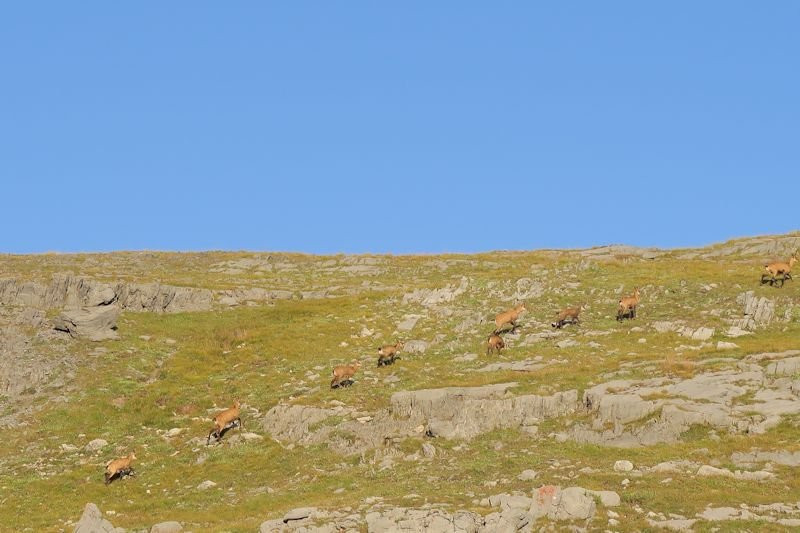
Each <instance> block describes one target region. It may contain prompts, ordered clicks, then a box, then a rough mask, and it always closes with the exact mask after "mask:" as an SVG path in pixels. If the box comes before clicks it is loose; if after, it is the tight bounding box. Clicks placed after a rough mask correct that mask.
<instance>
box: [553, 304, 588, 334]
mask: <svg viewBox="0 0 800 533" xmlns="http://www.w3.org/2000/svg"><path fill="white" fill-rule="evenodd" d="M584 307H586V306H585V305H580V306H578V307H567V308H566V309H562V310H561V311H559V312H557V313H556V321H555V322H553V323H552V324H550V325H551V326H553V327H554V328H556V329H561V328H563V327H564V326H565V325H566V324H578V323H579V322H580V314H581V311H583V308H584Z"/></svg>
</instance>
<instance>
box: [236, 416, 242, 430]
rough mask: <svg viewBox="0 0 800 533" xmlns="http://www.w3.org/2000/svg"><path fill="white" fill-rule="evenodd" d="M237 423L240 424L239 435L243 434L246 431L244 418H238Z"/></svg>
mask: <svg viewBox="0 0 800 533" xmlns="http://www.w3.org/2000/svg"><path fill="white" fill-rule="evenodd" d="M236 421H237V422H239V433H241V432H242V430H243V429H244V423H243V422H242V417H236Z"/></svg>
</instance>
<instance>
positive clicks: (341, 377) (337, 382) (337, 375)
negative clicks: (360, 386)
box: [331, 361, 361, 389]
mask: <svg viewBox="0 0 800 533" xmlns="http://www.w3.org/2000/svg"><path fill="white" fill-rule="evenodd" d="M359 368H361V361H355V362H353V363H352V364H349V365H338V366H336V367H334V369H333V379H331V388H332V389H335V388H336V387H340V386H341V387H347V386H350V385H352V384H353V375H354V374H355V373H356V372H357V371H358V369H359Z"/></svg>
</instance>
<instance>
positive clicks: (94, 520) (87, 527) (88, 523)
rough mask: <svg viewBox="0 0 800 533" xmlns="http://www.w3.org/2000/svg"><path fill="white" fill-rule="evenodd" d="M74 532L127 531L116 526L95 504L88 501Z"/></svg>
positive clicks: (102, 532) (121, 532)
mask: <svg viewBox="0 0 800 533" xmlns="http://www.w3.org/2000/svg"><path fill="white" fill-rule="evenodd" d="M73 532H74V533H125V530H124V529H123V528H121V527H114V526H113V525H112V524H111V522H109V521H108V520H106V519H104V518H103V513H101V512H100V509H98V507H97V506H96V505H95V504H93V503H87V504H86V507H85V508H84V509H83V514H82V515H81V519H80V520H78V523H77V524H75V529H74V530H73Z"/></svg>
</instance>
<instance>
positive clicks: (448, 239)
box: [0, 1, 800, 253]
mask: <svg viewBox="0 0 800 533" xmlns="http://www.w3.org/2000/svg"><path fill="white" fill-rule="evenodd" d="M799 20H800V3H797V2H792V1H783V2H770V3H769V4H758V3H753V2H744V1H704V2H689V1H683V2H659V3H655V2H589V1H585V2H548V3H545V2H523V1H519V2H511V1H509V2H492V3H486V2H455V1H451V2H446V1H442V2H403V3H397V2H393V3H390V2H366V1H350V2H321V1H318V2H282V3H279V2H237V3H220V2H198V1H191V2H189V1H183V2H181V1H173V2H154V1H151V2H128V3H123V2H99V1H97V2H89V1H87V2H77V3H76V2H36V1H31V2H8V3H5V4H4V5H3V6H2V7H1V8H0V65H2V70H3V76H2V83H0V182H1V183H2V193H3V194H2V196H3V201H2V203H0V205H2V208H0V224H2V231H0V251H2V252H15V253H16V252H19V253H23V252H41V251H104V250H123V249H127V250H130V249H161V250H204V249H233V250H238V249H250V250H293V251H305V252H315V253H329V252H394V253H407V252H444V251H454V252H458V251H483V250H493V249H531V248H541V247H574V246H591V245H599V244H606V243H616V242H624V243H629V244H637V245H658V246H682V245H696V244H704V243H709V242H715V241H720V240H725V239H728V238H732V237H736V236H745V235H754V234H764V233H777V232H786V231H790V230H795V229H798V228H800V224H798V220H800V218H799V217H798V215H797V213H798V207H800V195H798V193H800V175H799V174H800V172H798V170H799V169H800V149H798V146H800V142H799V141H800V60H799V59H798V58H800V32H798V31H797V24H798V21H799Z"/></svg>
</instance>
